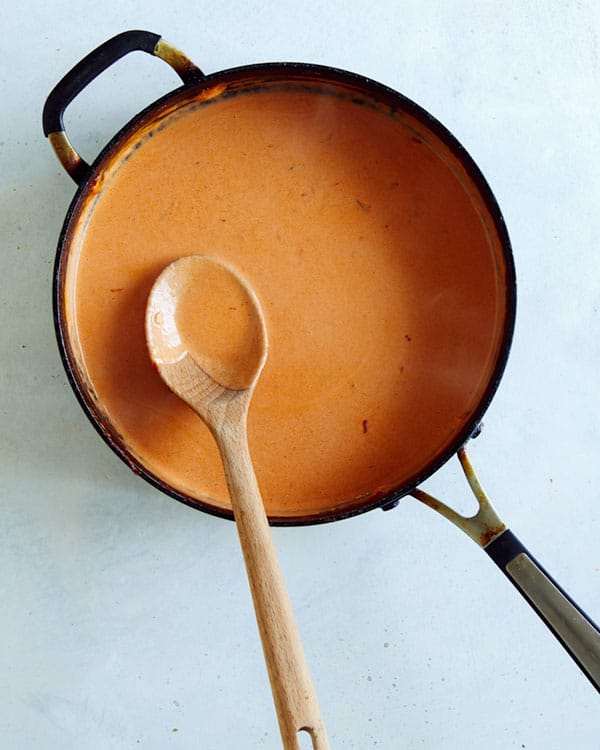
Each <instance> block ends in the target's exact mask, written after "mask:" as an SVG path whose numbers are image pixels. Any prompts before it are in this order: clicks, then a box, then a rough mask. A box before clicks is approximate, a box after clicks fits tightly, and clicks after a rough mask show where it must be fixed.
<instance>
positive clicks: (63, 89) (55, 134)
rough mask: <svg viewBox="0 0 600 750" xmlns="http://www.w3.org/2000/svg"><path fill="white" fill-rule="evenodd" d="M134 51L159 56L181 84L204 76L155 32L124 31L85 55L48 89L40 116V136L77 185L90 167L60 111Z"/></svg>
mask: <svg viewBox="0 0 600 750" xmlns="http://www.w3.org/2000/svg"><path fill="white" fill-rule="evenodd" d="M136 51H141V52H147V53H148V54H150V55H154V56H155V57H160V58H161V59H162V60H164V61H165V62H167V63H168V64H169V65H170V66H171V67H172V68H173V70H174V71H175V72H176V73H177V75H178V76H179V77H180V78H181V80H182V81H183V83H184V84H185V85H192V84H194V83H197V82H198V81H200V80H201V79H202V78H204V74H203V73H202V71H201V70H200V69H199V68H197V67H196V66H195V65H194V63H193V62H192V61H191V60H190V59H189V58H188V57H186V55H184V54H183V53H182V52H180V51H179V50H178V49H176V48H175V47H172V46H171V45H170V44H168V43H167V42H165V41H164V39H162V38H161V37H160V35H159V34H153V33H151V32H149V31H124V32H123V33H121V34H117V36H115V37H113V38H112V39H109V40H108V41H106V42H104V44H101V45H100V46H99V47H97V48H96V49H95V50H93V51H92V52H90V53H89V54H88V55H86V57H84V58H83V60H81V62H79V63H77V65H75V67H74V68H72V69H71V70H70V71H69V72H68V73H67V74H66V75H65V76H64V77H63V78H62V79H61V80H60V81H59V82H58V83H57V84H56V86H55V87H54V88H53V89H52V91H51V92H50V94H49V95H48V98H47V99H46V104H45V105H44V112H43V115H42V123H43V128H44V135H45V136H47V138H48V140H49V141H50V144H51V145H52V148H53V149H54V151H55V152H56V155H57V156H58V159H59V161H60V163H61V164H62V165H63V167H64V168H65V170H66V171H67V172H68V174H69V175H70V176H71V177H72V178H73V179H74V180H75V182H76V183H77V184H78V185H79V184H81V183H82V182H83V181H84V180H86V179H87V177H88V176H89V174H90V166H89V164H87V163H86V162H85V161H84V160H83V159H82V158H81V156H80V155H79V154H78V153H77V151H76V150H75V149H74V148H73V146H72V145H71V143H70V141H69V139H68V138H67V136H66V133H65V129H64V125H63V114H64V111H65V109H66V108H67V106H68V105H69V104H70V103H71V102H72V101H73V99H74V98H75V97H76V96H77V95H78V94H80V93H81V91H83V89H84V88H85V87H86V86H87V85H88V84H90V83H91V82H92V81H93V80H94V78H96V77H97V76H98V75H100V73H102V72H103V71H105V70H106V69H107V68H109V67H110V66H111V65H112V64H113V63H115V62H117V60H120V59H121V58H122V57H124V56H125V55H127V54H128V53H129V52H136Z"/></svg>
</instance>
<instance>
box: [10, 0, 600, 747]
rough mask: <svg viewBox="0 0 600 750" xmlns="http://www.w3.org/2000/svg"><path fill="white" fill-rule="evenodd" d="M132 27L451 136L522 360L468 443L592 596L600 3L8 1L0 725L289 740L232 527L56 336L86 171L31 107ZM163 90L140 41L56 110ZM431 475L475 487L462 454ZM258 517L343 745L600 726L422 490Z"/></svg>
mask: <svg viewBox="0 0 600 750" xmlns="http://www.w3.org/2000/svg"><path fill="white" fill-rule="evenodd" d="M128 28H147V29H149V30H152V31H157V32H159V33H161V34H163V35H164V37H165V38H166V39H168V40H169V41H171V42H172V43H173V44H175V45H177V46H178V47H180V48H181V49H183V50H185V51H186V52H187V53H188V54H189V55H190V56H191V57H192V58H193V59H194V60H195V61H196V62H197V63H198V64H199V65H200V66H201V67H202V68H203V69H204V70H205V71H206V72H211V71H214V70H218V69H222V68H226V67H231V66H235V65H240V64H246V63H251V62H258V61H264V60H284V59H287V60H302V61H311V62H318V63H324V64H330V65H335V66H338V67H342V68H346V69H350V70H354V71H357V72H360V73H363V74H365V75H368V76H370V77H372V78H375V79H377V80H380V81H382V82H384V83H386V84H388V85H390V86H392V87H393V88H396V89H397V90H400V91H402V92H403V93H404V94H406V95H407V96H409V97H410V98H412V99H414V100H415V101H417V102H418V103H419V104H421V105H422V106H424V107H425V108H426V109H428V110H429V111H430V112H431V113H432V114H434V115H435V116H436V117H438V118H439V119H440V120H441V121H442V122H443V123H444V124H445V125H446V126H447V127H448V128H449V129H450V130H451V131H452V132H453V133H454V135H456V136H457V137H458V139H459V140H460V141H461V142H462V143H463V145H464V146H465V147H466V148H467V149H468V150H469V152H470V153H471V155H472V156H473V158H474V159H475V161H476V162H477V163H478V165H479V166H480V168H481V169H482V170H483V172H484V174H485V175H486V177H487V179H488V181H489V182H490V184H491V187H492V189H493V191H494V193H495V195H496V197H497V199H498V201H499V203H500V206H501V208H502V211H503V213H504V216H505V219H506V222H507V225H508V229H509V232H510V235H511V238H512V242H513V246H514V253H515V259H516V264H517V274H518V280H519V309H518V319H517V329H516V335H515V341H514V346H513V351H512V355H511V358H510V361H509V366H508V369H507V372H506V375H505V377H504V380H503V382H502V385H501V387H500V390H499V392H498V395H497V397H496V399H495V400H494V403H493V405H492V407H491V409H490V410H489V412H488V415H487V419H486V427H485V430H484V433H483V435H482V437H481V438H479V439H478V441H477V442H476V443H474V444H473V447H472V451H471V457H472V459H473V461H474V463H475V465H476V466H477V468H478V471H479V474H480V477H481V479H482V482H483V483H484V485H486V487H487V488H488V490H489V492H490V494H491V495H492V497H493V498H494V499H495V501H496V505H497V508H498V510H499V512H500V514H501V515H502V516H503V517H504V518H505V520H507V521H508V522H509V523H510V525H511V526H512V528H513V530H514V531H516V533H518V534H519V536H520V537H521V538H522V539H523V541H524V542H525V543H526V544H528V546H530V548H531V550H532V552H533V553H534V554H535V555H536V556H537V557H538V559H540V561H541V562H542V563H543V564H545V565H546V567H547V568H549V569H550V571H551V572H552V573H553V574H554V575H555V577H556V578H557V579H558V580H559V581H560V582H561V583H562V584H563V585H564V587H565V588H566V589H567V590H568V591H569V592H570V593H571V594H572V595H573V596H574V597H575V598H576V599H577V600H578V601H579V603H580V604H581V605H582V606H583V607H584V608H585V609H587V610H588V612H589V613H590V615H591V616H592V617H594V618H595V619H596V620H600V545H599V544H598V539H599V537H600V510H599V508H600V502H599V501H600V483H599V480H600V461H599V459H598V456H599V455H600V398H599V395H598V372H599V370H600V311H599V308H600V258H599V255H600V253H599V249H598V248H599V244H598V243H599V242H600V210H599V208H598V206H599V204H600V104H599V91H600V57H599V56H600V52H599V49H600V46H599V34H600V6H599V5H598V4H596V3H594V2H591V0H590V1H588V2H586V1H582V2H574V1H573V2H556V1H554V2H544V3H541V2H527V3H519V2H511V1H504V2H486V1H484V2H481V1H480V2H466V1H463V2H458V1H456V0H455V1H450V0H449V1H448V2H445V3H441V2H437V3H432V2H429V3H426V2H422V1H421V2H416V1H415V0H411V1H410V2H387V0H386V1H385V2H380V3H377V4H374V3H370V4H359V3H342V2H339V1H338V0H333V1H332V2H329V3H313V4H310V5H306V4H305V5H300V4H298V3H292V2H289V0H284V1H282V2H279V3H277V4H266V3H261V2H254V3H249V2H247V3H233V2H231V0H225V1H224V2H221V3H211V4H208V3H207V4H200V3H193V2H190V1H189V0H182V1H181V2H179V3H177V4H173V5H170V7H169V6H167V4H165V3H158V2H155V1H154V0H146V2H144V3H141V2H138V1H137V0H136V2H130V3H118V2H114V0H105V2H103V3H94V4H91V3H90V4H80V5H77V4H73V3H64V2H55V3H50V4H48V3H42V2H39V1H38V0H30V1H29V2H26V3H21V4H11V5H10V7H9V8H8V9H5V10H4V12H3V24H2V29H3V32H4V33H3V52H2V62H1V63H0V65H1V80H2V109H1V110H0V190H1V192H0V225H1V230H2V257H3V262H2V275H1V279H0V289H1V296H0V309H1V314H2V326H3V327H2V330H1V332H0V358H1V359H0V361H1V362H2V365H1V367H0V415H1V416H0V424H1V437H0V440H1V443H0V503H1V509H2V523H1V525H0V534H1V541H0V571H1V573H0V597H1V602H2V618H0V642H1V644H2V646H1V647H0V686H1V691H2V692H1V694H2V696H3V698H2V702H1V704H0V737H1V739H0V746H1V747H2V748H7V749H9V750H12V749H13V748H15V749H19V750H20V749H21V748H25V749H28V748H35V749H36V750H37V749H40V750H47V749H48V750H49V749H52V750H54V749H55V748H56V749H58V748H60V750H71V749H73V750H75V749H77V750H81V748H86V749H88V750H105V749H106V748H111V749H112V748H115V750H116V749H119V750H121V748H123V749H124V748H128V749H129V748H137V747H140V748H146V749H148V750H155V749H156V750H161V749H162V748H170V747H173V748H179V749H180V750H188V749H189V750H191V749H192V748H194V749H196V748H207V749H209V750H210V749H211V748H244V749H247V750H254V749H255V748H256V750H258V749H259V748H277V747H279V746H280V743H279V736H278V730H277V726H276V721H275V715H274V711H273V708H272V704H271V698H270V693H269V688H268V686H267V682H266V673H265V668H264V666H263V662H262V655H261V652H260V647H259V643H258V638H257V635H256V630H255V624H254V620H253V614H252V611H251V606H250V601H249V595H248V591H247V584H246V581H245V577H244V573H243V567H242V562H241V556H240V553H239V551H238V545H237V540H236V535H235V529H234V527H233V525H232V524H230V523H227V522H225V521H220V520H218V519H215V518H212V517H209V516H206V515H203V514H201V513H198V512H195V511H192V510H190V509H188V508H186V507H184V506H181V505H179V504H178V503H176V502H175V501H173V500H170V499H169V498H167V497H165V496H163V495H161V494H159V493H158V492H157V491H155V490H153V489H152V488H151V487H149V486H148V485H146V484H145V483H144V482H142V481H141V480H140V479H138V478H137V477H135V476H134V475H133V474H132V473H131V472H130V471H129V470H128V469H127V468H126V467H125V466H124V465H123V464H122V463H120V462H119V460H118V459H117V458H116V457H115V456H114V455H113V454H112V453H111V452H110V451H109V449H108V448H106V446H105V445H104V444H103V443H102V442H101V441H100V439H99V438H98V436H97V435H96V433H95V432H94V431H93V429H92V428H91V426H90V425H89V424H88V422H87V420H86V419H85V417H84V416H83V414H82V412H81V410H80V408H79V406H78V405H77V403H76V401H75V398H74V396H73V395H72V393H71V391H70V388H69V386H68V385H67V383H66V378H65V375H64V373H63V370H62V367H61V364H60V360H59V356H58V352H57V348H56V345H55V342H54V334H53V327H52V317H51V302H50V288H51V279H52V263H53V256H54V249H55V246H56V241H57V237H58V234H59V231H60V227H61V224H62V220H63V218H64V215H65V213H66V210H67V207H68V204H69V201H70V199H71V196H72V195H73V192H74V185H73V183H71V181H70V179H69V178H68V177H67V176H66V174H65V173H64V172H63V171H62V169H61V168H60V166H59V165H58V163H57V161H56V159H55V157H54V156H53V154H52V153H51V150H50V148H49V146H48V144H47V143H46V142H45V140H44V139H43V137H42V133H41V125H40V121H41V108H42V106H43V102H44V100H45V97H46V95H47V93H48V92H49V91H50V89H51V88H52V86H53V85H54V84H55V83H56V81H57V80H58V79H59V78H60V77H61V76H62V74H63V73H64V72H65V71H66V70H67V69H68V68H69V67H71V66H72V65H73V64H74V63H75V62H77V61H78V60H79V59H80V58H81V57H82V56H83V55H84V54H86V53H87V52H88V51H90V50H91V49H92V48H93V47H95V46H96V45H97V44H99V43H100V42H102V41H104V40H105V39H107V38H108V37H110V36H112V35H113V34H115V33H117V32H119V31H122V30H125V29H128ZM176 85H177V79H176V78H175V76H174V75H173V74H172V73H171V72H170V71H169V69H168V68H167V67H166V66H165V65H164V64H162V63H161V62H160V61H157V60H152V59H150V58H148V57H145V56H142V55H131V56H130V57H129V58H127V59H126V60H124V61H122V62H120V63H119V64H118V65H116V66H115V67H114V68H112V69H111V70H110V71H109V72H107V73H106V74H105V75H104V76H103V77H102V78H101V79H99V80H98V81H97V82H95V83H94V84H93V86H91V87H90V89H88V90H87V91H86V92H85V94H83V95H82V96H81V97H80V98H79V99H77V100H76V102H74V103H73V105H72V106H71V107H70V108H69V110H68V117H67V123H68V129H69V132H70V134H71V135H72V139H73V141H74V142H75V143H76V144H77V145H78V146H79V147H80V149H81V151H82V152H83V153H84V155H86V156H87V157H88V158H93V156H94V155H95V154H96V153H97V151H98V149H99V148H100V147H101V146H102V145H103V144H104V142H106V140H107V139H108V138H109V137H110V136H111V135H112V133H113V132H114V131H115V130H116V129H117V128H118V127H120V125H121V124H122V123H123V122H124V121H125V120H126V119H128V118H129V116H131V115H132V114H134V113H135V112H136V111H138V110H139V109H141V108H142V107H143V106H145V105H146V104H148V103H149V102H150V101H152V100H153V99H155V98H156V97H157V96H159V95H161V94H162V93H164V92H166V91H168V90H169V89H171V88H173V87H174V86H176ZM427 487H428V489H430V491H432V492H434V493H439V494H440V495H441V496H443V497H445V498H449V499H450V500H452V501H454V502H456V503H457V504H458V505H462V506H465V504H466V501H465V498H466V492H467V490H466V485H465V483H464V480H463V479H462V478H461V476H460V471H459V469H458V465H457V463H456V462H453V463H452V464H450V465H448V466H447V467H445V468H444V469H443V470H442V471H441V472H439V473H438V475H437V476H436V477H435V478H434V479H432V480H431V481H430V482H429V483H428V484H427ZM274 533H275V537H276V543H277V546H278V549H279V553H280V557H281V561H282V564H283V567H284V570H285V572H286V575H287V580H288V585H289V588H290V591H291V596H292V600H293V602H294V604H295V609H296V614H297V619H298V621H299V626H300V629H301V632H302V634H303V638H304V643H305V648H306V651H307V655H308V658H309V661H310V663H311V667H312V672H313V676H314V679H315V682H316V685H317V689H318V692H319V696H320V701H321V705H322V708H323V711H324V714H325V717H326V723H327V726H328V730H329V734H330V738H331V742H332V747H333V748H339V750H342V749H343V748H358V749H360V750H365V749H366V748H370V747H377V748H406V749H410V748H436V750H437V748H444V749H450V750H453V749H457V750H458V749H459V748H460V750H465V749H468V748H479V747H483V746H485V747H486V748H488V749H489V750H506V748H528V750H534V749H537V748H540V749H541V748H543V750H565V748H574V749H576V750H597V748H598V747H600V734H599V730H600V721H599V719H598V717H599V715H600V714H599V710H598V709H599V704H598V697H597V694H596V693H595V692H594V691H593V689H592V688H591V687H590V686H589V684H588V683H587V681H586V680H585V678H583V677H582V675H581V674H580V672H579V671H578V669H577V668H576V667H575V666H574V665H573V664H572V663H571V661H570V659H569V658H568V657H567V656H566V655H565V654H564V652H563V651H562V650H561V648H560V647H559V646H558V644H557V643H556V642H555V641H554V639H553V637H552V636H551V635H549V634H548V633H547V632H546V630H545V628H544V626H543V625H542V624H541V623H539V622H538V620H537V618H536V617H535V615H534V614H533V613H532V612H531V611H530V610H529V609H528V607H527V605H525V604H524V603H523V602H522V601H521V599H520V598H519V596H518V595H517V594H516V592H515V591H514V589H513V588H512V587H511V586H510V584H509V583H508V582H507V581H506V580H505V579H504V577H503V576H502V575H501V574H500V573H499V572H498V571H497V569H496V568H495V566H493V564H491V563H490V562H489V561H488V560H487V558H486V556H485V555H484V554H482V553H481V551H480V550H479V549H478V548H476V547H475V546H474V545H473V544H472V542H471V541H470V540H468V539H467V537H465V536H463V535H461V534H460V532H458V531H457V530H455V529H454V528H453V527H452V526H450V525H449V524H448V523H447V522H446V521H444V520H443V519H441V518H438V517H437V516H436V515H435V514H433V513H432V512H431V511H429V510H428V509H426V508H422V507H420V506H419V505H418V503H417V502H416V501H414V500H410V499H407V500H405V501H403V502H402V503H401V504H400V506H399V507H398V508H397V509H396V510H395V511H393V512H391V513H382V512H379V511H377V512H374V513H371V514H368V515H365V516H362V517H359V518H356V519H353V520H351V521H345V522H342V523H337V524H333V525H327V526H321V527H313V528H306V529H277V530H275V532H274ZM249 685H251V686H252V688H253V689H252V690H251V691H250V698H248V697H247V694H248V686H249Z"/></svg>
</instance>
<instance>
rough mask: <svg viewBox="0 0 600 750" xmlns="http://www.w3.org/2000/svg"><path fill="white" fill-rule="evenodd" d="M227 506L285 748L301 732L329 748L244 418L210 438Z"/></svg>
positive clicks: (295, 747) (296, 749) (318, 748)
mask: <svg viewBox="0 0 600 750" xmlns="http://www.w3.org/2000/svg"><path fill="white" fill-rule="evenodd" d="M215 437H216V439H217V444H218V446H219V451H220V453H221V458H222V460H223V467H224V469H225V476H226V478H227V486H228V489H229V494H230V497H231V503H232V506H233V513H234V516H235V520H236V525H237V529H238V534H239V538H240V543H241V546H242V552H243V555H244V561H245V563H246V571H247V574H248V580H249V582H250V589H251V592H252V598H253V600H254V609H255V612H256V620H257V623H258V629H259V632H260V637H261V641H262V646H263V651H264V656H265V662H266V664H267V670H268V673H269V680H270V682H271V690H272V692H273V699H274V702H275V708H276V710H277V717H278V719H279V728H280V731H281V737H282V740H283V747H284V748H285V750H300V744H299V741H298V732H300V731H305V732H307V733H308V734H309V735H310V736H311V738H312V742H313V748H314V750H329V742H328V739H327V735H326V733H325V727H324V724H323V720H322V718H321V711H320V709H319V704H318V700H317V695H316V692H315V689H314V686H313V683H312V680H311V677H310V673H309V670H308V666H307V663H306V659H305V656H304V650H303V648H302V643H301V641H300V635H299V633H298V629H297V626H296V622H295V619H294V614H293V612H292V606H291V603H290V599H289V595H288V592H287V589H286V586H285V582H284V579H283V574H282V572H281V568H280V566H279V562H278V559H277V553H276V550H275V544H274V542H273V537H272V535H271V532H270V529H269V523H268V520H267V516H266V513H265V509H264V505H263V501H262V497H261V495H260V490H259V488H258V484H257V481H256V476H255V474H254V469H253V467H252V461H251V458H250V453H249V450H248V439H247V433H246V420H245V418H241V419H240V420H239V421H236V423H235V424H231V423H230V424H229V425H228V427H227V428H224V429H221V430H219V432H218V434H216V435H215Z"/></svg>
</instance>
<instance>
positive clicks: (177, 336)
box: [146, 255, 329, 750]
mask: <svg viewBox="0 0 600 750" xmlns="http://www.w3.org/2000/svg"><path fill="white" fill-rule="evenodd" d="M146 339H147V342H148V349H149V351H150V357H151V358H152V361H153V362H154V364H155V365H156V367H157V369H158V372H159V373H160V375H161V377H162V379H163V380H164V381H165V383H166V384H167V385H168V386H169V388H170V389H171V390H172V391H173V392H174V393H175V394H176V395H178V396H179V397H180V398H181V399H183V400H184V401H185V402H186V403H187V404H188V405H189V406H191V407H192V409H193V410H194V411H195V412H196V413H197V414H198V415H199V416H200V418H201V419H202V420H203V421H204V422H205V423H206V425H207V426H208V427H209V429H210V430H211V432H212V434H213V436H214V438H215V440H216V442H217V445H218V447H219V451H220V454H221V458H222V461H223V468H224V470H225V476H226V479H227V486H228V489H229V494H230V497H231V504H232V507H233V513H234V516H235V520H236V524H237V529H238V534H239V538H240V543H241V545H242V551H243V554H244V560H245V563H246V571H247V573H248V579H249V582H250V589H251V591H252V597H253V600H254V609H255V612H256V619H257V622H258V628H259V631H260V637H261V640H262V646H263V651H264V655H265V661H266V664H267V669H268V673H269V679H270V682H271V689H272V691H273V698H274V702H275V708H276V710H277V717H278V719H279V727H280V730H281V737H282V740H283V747H284V748H285V750H300V744H299V741H298V732H301V731H305V732H308V734H309V735H310V736H311V738H312V743H313V748H314V750H329V742H328V740H327V736H326V733H325V728H324V725H323V720H322V718H321V713H320V709H319V705H318V701H317V696H316V693H315V689H314V687H313V684H312V681H311V678H310V674H309V671H308V667H307V664H306V660H305V657H304V652H303V649H302V644H301V641H300V636H299V634H298V630H297V627H296V623H295V621H294V616H293V613H292V607H291V604H290V600H289V596H288V593H287V590H286V587H285V583H284V580H283V575H282V572H281V569H280V567H279V563H278V560H277V555H276V552H275V545H274V543H273V538H272V536H271V533H270V530H269V524H268V521H267V516H266V513H265V509H264V505H263V502H262V498H261V495H260V491H259V489H258V484H257V482H256V477H255V475H254V470H253V468H252V461H251V458H250V453H249V450H248V437H247V431H246V422H247V414H248V406H249V404H250V399H251V397H252V393H253V391H254V387H255V385H256V382H257V380H258V377H259V375H260V372H261V370H262V368H263V365H264V363H265V360H266V357H267V333H266V327H265V321H264V318H263V315H262V312H261V309H260V306H259V303H258V300H257V298H256V295H255V294H254V292H253V291H252V289H251V288H250V287H249V286H248V285H247V284H246V283H245V282H244V281H243V279H241V278H240V277H239V276H238V275H237V273H236V272H235V271H234V270H233V269H231V268H230V267H229V266H227V265H226V264H224V263H222V262H221V261H219V260H215V259H213V258H207V257H204V256H200V255H194V256H189V257H185V258H181V259H180V260H176V261H175V262H174V263H171V264H170V265H169V266H167V267H166V268H165V269H164V271H163V272H162V273H161V274H160V276H159V277H158V279H157V280H156V282H155V283H154V286H153V287H152V291H151V292H150V297H149V299H148V306H147V309H146Z"/></svg>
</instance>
